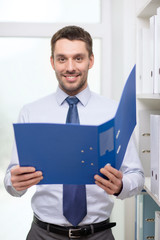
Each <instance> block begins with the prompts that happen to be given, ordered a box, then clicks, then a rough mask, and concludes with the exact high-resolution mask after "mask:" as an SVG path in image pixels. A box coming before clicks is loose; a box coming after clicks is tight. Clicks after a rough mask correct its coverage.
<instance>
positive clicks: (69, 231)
mask: <svg viewBox="0 0 160 240" xmlns="http://www.w3.org/2000/svg"><path fill="white" fill-rule="evenodd" d="M33 221H34V222H35V223H36V224H37V225H38V226H39V227H40V228H43V229H45V230H47V231H48V232H52V233H57V234H60V235H65V236H68V237H69V238H71V239H72V238H80V237H81V236H87V235H89V234H93V233H96V232H100V231H103V230H106V229H109V228H112V227H114V226H115V225H116V223H114V222H113V223H110V222H109V219H107V220H105V221H103V222H100V223H94V224H90V225H83V226H77V227H74V226H69V227H63V226H59V225H55V224H50V223H45V222H42V221H40V220H39V219H38V218H36V217H35V216H34V219H33Z"/></svg>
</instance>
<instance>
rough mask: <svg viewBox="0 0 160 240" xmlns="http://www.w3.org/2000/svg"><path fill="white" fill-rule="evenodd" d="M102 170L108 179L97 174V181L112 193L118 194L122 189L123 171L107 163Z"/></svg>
mask: <svg viewBox="0 0 160 240" xmlns="http://www.w3.org/2000/svg"><path fill="white" fill-rule="evenodd" d="M100 172H101V173H102V174H103V175H105V176H106V177H107V178H108V180H106V179H104V178H103V177H101V176H99V175H95V176H94V178H95V183H96V184H97V185H98V186H99V187H101V188H103V189H104V190H105V191H106V192H107V193H108V194H110V195H113V194H115V195H117V194H119V193H120V192H121V190H122V186H123V183H122V177H123V174H122V172H120V171H118V170H117V169H115V168H113V167H111V166H110V165H106V166H105V167H104V168H101V170H100Z"/></svg>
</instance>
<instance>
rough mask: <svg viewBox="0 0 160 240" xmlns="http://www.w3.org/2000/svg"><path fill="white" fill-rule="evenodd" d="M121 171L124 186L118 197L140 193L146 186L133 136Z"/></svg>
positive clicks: (122, 197) (123, 197)
mask: <svg viewBox="0 0 160 240" xmlns="http://www.w3.org/2000/svg"><path fill="white" fill-rule="evenodd" d="M120 171H122V173H123V179H122V181H123V188H122V191H121V192H120V194H119V195H118V196H117V198H119V199H125V198H128V197H132V196H133V195H137V194H139V193H140V192H141V191H142V189H143V186H144V171H143V167H142V164H141V162H140V159H139V156H138V153H137V149H136V146H135V142H134V139H133V136H132V137H131V139H130V141H129V143H128V147H127V150H126V153H125V156H124V160H123V163H122V166H121V168H120Z"/></svg>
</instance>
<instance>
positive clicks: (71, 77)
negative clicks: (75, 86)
mask: <svg viewBox="0 0 160 240" xmlns="http://www.w3.org/2000/svg"><path fill="white" fill-rule="evenodd" d="M67 78H69V79H73V78H75V76H67Z"/></svg>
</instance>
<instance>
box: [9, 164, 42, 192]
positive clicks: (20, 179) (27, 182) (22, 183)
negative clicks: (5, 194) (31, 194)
mask: <svg viewBox="0 0 160 240" xmlns="http://www.w3.org/2000/svg"><path fill="white" fill-rule="evenodd" d="M42 179H43V176H42V172H40V171H36V170H35V168H34V167H20V166H19V165H17V166H16V167H14V168H12V169H11V182H12V185H13V187H14V188H15V189H16V190H17V191H23V190H26V189H27V188H30V187H31V186H33V185H36V184H37V183H39V182H40V181H41V180H42Z"/></svg>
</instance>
